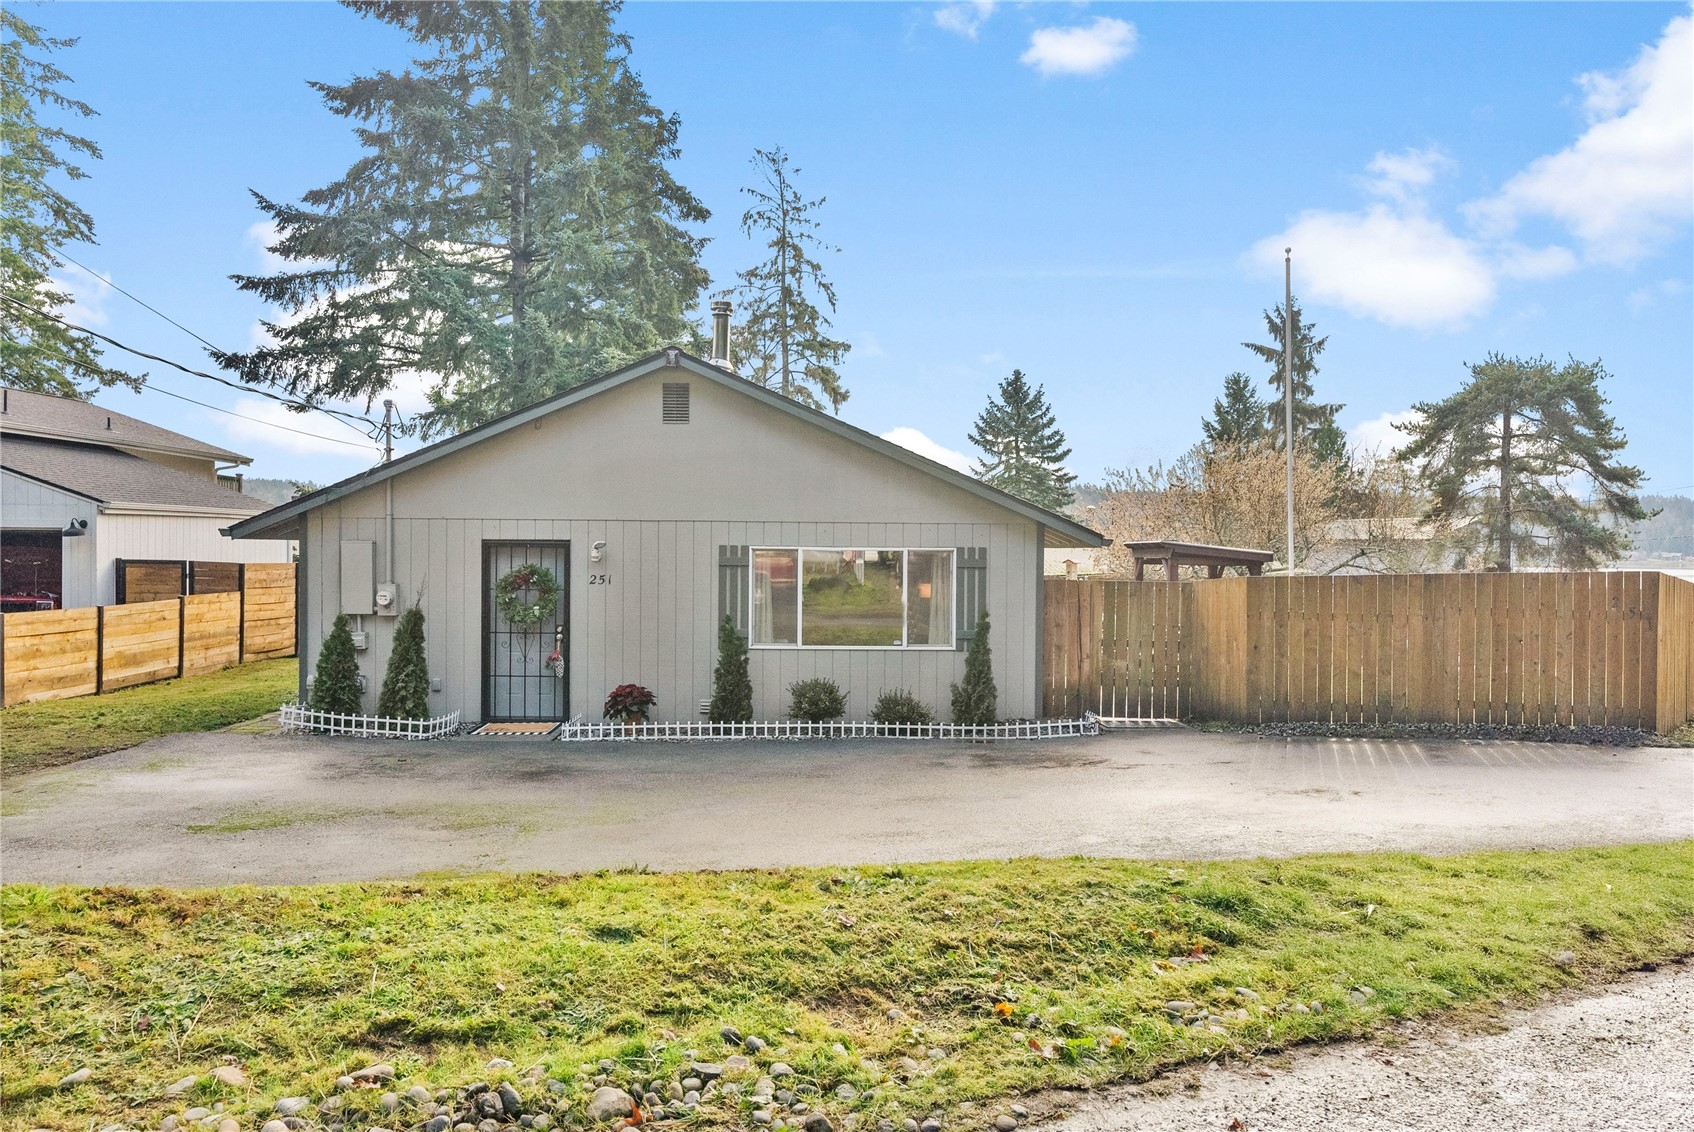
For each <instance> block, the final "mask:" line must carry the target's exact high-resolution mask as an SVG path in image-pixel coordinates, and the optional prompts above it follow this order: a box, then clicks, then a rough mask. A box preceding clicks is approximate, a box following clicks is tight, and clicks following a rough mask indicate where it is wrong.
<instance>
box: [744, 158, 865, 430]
mask: <svg viewBox="0 0 1694 1132" xmlns="http://www.w3.org/2000/svg"><path fill="white" fill-rule="evenodd" d="M752 163H753V165H754V167H755V168H757V169H758V171H759V178H760V182H761V183H760V184H758V185H755V186H752V187H748V188H743V189H742V190H741V191H742V192H744V193H746V194H747V195H748V196H750V197H752V198H753V202H754V203H753V207H751V208H749V209H748V210H747V211H746V212H744V213H743V214H742V216H741V231H742V232H743V233H745V234H746V235H747V236H750V237H759V238H762V239H764V240H765V248H766V249H767V250H768V251H769V253H770V255H769V258H767V259H765V260H764V261H762V262H760V263H758V264H755V265H754V266H752V267H750V268H748V269H747V270H746V271H743V272H741V273H739V274H738V275H737V276H736V278H737V279H739V280H740V281H741V282H740V285H739V286H737V287H736V288H735V289H734V290H733V291H731V292H729V294H732V295H733V296H735V299H736V301H737V303H739V305H740V307H741V312H740V318H741V321H740V324H739V325H738V326H737V328H736V336H735V345H734V351H735V359H734V360H735V363H736V370H737V372H739V373H740V374H741V376H742V377H745V378H747V379H748V380H750V381H756V382H758V383H759V384H760V385H763V386H764V387H765V388H767V389H775V390H776V391H777V392H779V393H781V394H782V395H783V396H784V397H792V398H793V399H794V400H796V401H798V402H800V403H801V404H802V405H809V406H810V407H812V408H814V409H822V408H823V406H824V402H825V401H827V402H829V407H830V408H831V409H833V410H834V411H835V412H836V413H840V412H841V406H842V403H843V402H845V401H846V400H847V387H846V386H845V385H843V384H842V383H841V375H840V373H838V372H837V371H836V368H835V367H836V366H838V365H840V364H841V360H842V358H844V357H846V355H847V351H848V350H850V349H852V347H851V346H849V345H848V344H847V343H846V342H843V341H841V340H840V339H838V338H831V337H829V335H828V334H827V333H826V331H828V329H829V326H830V322H829V316H828V315H826V314H824V313H823V311H821V310H819V309H818V304H817V299H822V300H823V302H825V303H827V304H828V305H829V309H830V311H831V312H833V311H834V310H835V286H834V285H833V284H832V283H830V282H829V280H827V279H825V278H824V275H823V265H822V264H820V263H819V262H818V261H817V260H816V259H815V258H813V257H814V254H815V253H818V252H839V251H840V250H841V249H840V248H836V247H831V246H829V245H827V244H825V243H824V242H823V241H822V240H821V239H819V237H818V223H817V220H816V218H815V217H814V215H813V214H814V213H815V212H816V210H817V209H819V208H821V207H822V206H823V203H824V201H825V199H826V198H824V197H819V198H818V199H817V200H810V201H809V200H807V199H805V198H804V197H802V196H801V195H800V192H799V190H798V189H796V188H795V187H794V177H795V175H796V174H798V173H799V172H800V170H799V169H798V168H797V167H794V166H793V165H792V164H791V162H790V160H789V157H788V154H787V152H785V151H784V150H783V148H782V147H781V146H777V147H776V148H775V149H771V150H763V149H755V150H754V151H753V162H752ZM814 295H815V296H816V298H814Z"/></svg>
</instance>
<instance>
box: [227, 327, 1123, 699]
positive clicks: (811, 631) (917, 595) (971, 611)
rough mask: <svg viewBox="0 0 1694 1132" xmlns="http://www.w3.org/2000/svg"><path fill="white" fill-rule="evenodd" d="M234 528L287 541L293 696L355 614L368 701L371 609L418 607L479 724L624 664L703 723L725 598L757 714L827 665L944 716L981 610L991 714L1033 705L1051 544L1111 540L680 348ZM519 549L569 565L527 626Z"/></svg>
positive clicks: (374, 634)
mask: <svg viewBox="0 0 1694 1132" xmlns="http://www.w3.org/2000/svg"><path fill="white" fill-rule="evenodd" d="M231 533H232V534H233V535H235V536H236V537H237V538H253V537H259V538H272V539H278V538H285V539H298V540H299V542H300V563H301V572H300V577H301V600H300V602H299V613H298V616H299V618H300V622H299V628H298V639H299V641H300V652H301V655H302V656H303V657H305V658H306V659H307V663H306V664H303V665H302V666H301V679H302V687H301V691H302V693H304V692H305V691H306V681H307V680H308V679H309V676H310V672H311V665H312V663H313V662H315V660H316V658H317V655H318V651H319V648H320V646H321V645H322V642H323V639H324V636H325V634H326V633H327V632H328V630H329V628H330V623H331V621H332V620H333V619H334V617H335V616H336V614H338V613H343V612H345V613H348V614H351V615H354V617H355V620H356V624H355V631H356V633H358V634H359V637H358V638H356V639H357V640H360V641H362V642H363V643H364V645H365V647H364V648H363V651H361V652H360V653H359V658H360V660H359V663H360V669H361V672H362V674H363V676H364V677H365V680H366V685H367V687H366V695H365V706H366V708H367V710H369V709H371V708H372V707H373V706H374V704H375V698H376V690H377V688H378V687H379V686H380V684H381V680H382V675H383V671H384V668H385V666H386V663H387V659H388V651H389V647H390V641H391V639H392V636H393V625H394V618H393V617H392V616H384V613H386V614H393V613H396V612H398V611H399V610H401V609H403V608H405V607H407V606H410V605H412V604H414V603H416V604H418V605H419V606H420V607H421V608H422V610H423V612H424V614H425V616H426V619H427V620H426V634H427V648H428V659H429V671H430V676H431V677H432V684H433V686H434V688H435V691H434V692H433V693H432V695H431V697H430V700H431V707H432V709H433V710H436V711H438V712H441V713H445V712H448V711H452V710H458V711H460V712H461V713H462V715H463V717H464V718H465V719H467V720H471V719H481V720H491V721H492V720H536V721H545V720H560V719H570V718H572V717H575V716H582V717H584V718H587V719H593V720H597V719H598V718H599V717H600V711H601V704H602V702H603V700H604V698H605V696H606V694H607V692H608V691H610V690H611V689H612V688H613V687H615V686H617V685H619V684H623V683H630V682H633V683H639V684H643V685H645V686H647V687H649V688H651V689H652V690H653V692H654V693H655V694H656V696H657V697H658V705H657V708H656V710H655V711H654V713H653V719H654V721H656V722H657V721H671V720H690V719H699V718H701V717H702V714H703V712H704V705H705V702H706V701H707V700H709V698H710V697H711V684H712V669H713V666H714V665H715V664H716V661H717V639H718V624H719V619H720V618H721V617H723V616H724V615H725V614H728V615H729V616H730V617H731V618H732V619H733V621H734V623H735V625H736V626H737V628H738V629H740V630H741V631H742V632H743V633H745V634H747V635H748V637H749V641H750V647H751V658H752V659H751V669H752V678H753V687H754V694H755V711H754V714H755V717H756V718H760V719H780V718H783V717H785V716H786V715H787V708H788V688H789V686H790V685H791V684H793V683H794V682H795V681H797V680H800V679H804V678H807V677H812V676H823V677H829V678H831V679H834V680H835V681H836V682H837V683H839V684H840V685H841V686H842V687H843V688H844V689H845V690H846V691H847V693H848V707H847V713H848V717H849V718H854V719H863V718H866V717H867V716H868V714H869V712H870V709H871V707H872V706H873V704H874V702H875V700H876V697H877V696H878V695H879V694H881V693H882V692H883V691H885V690H889V689H896V688H900V689H906V690H909V691H911V692H912V693H914V694H915V695H916V696H917V697H918V698H919V699H921V700H922V701H924V702H925V703H927V704H929V705H930V706H931V707H932V708H935V709H936V710H937V712H938V715H939V716H940V717H941V718H943V719H945V718H948V717H949V687H950V685H951V684H952V683H953V682H955V681H957V680H958V679H960V678H961V676H962V675H963V673H964V658H965V653H964V647H965V644H966V640H967V638H968V637H969V636H970V635H971V633H972V631H973V630H974V628H975V625H976V619H977V614H978V612H979V611H980V610H982V609H986V610H987V611H988V612H989V614H990V616H991V619H992V635H991V643H992V646H993V655H994V672H995V676H996V678H997V680H998V682H999V691H1000V701H999V710H1000V714H1001V716H1002V717H1006V718H1017V717H1032V716H1035V715H1037V714H1039V711H1040V705H1041V696H1040V685H1041V675H1040V665H1041V631H1042V630H1041V585H1042V581H1041V578H1042V559H1043V551H1044V548H1045V547H1048V546H1079V547H1081V546H1098V545H1100V543H1101V538H1100V536H1099V535H1098V534H1096V533H1095V532H1093V531H1091V530H1089V529H1088V528H1086V527H1084V526H1082V525H1080V524H1078V523H1077V522H1075V521H1074V520H1071V519H1068V518H1066V517H1064V516H1063V515H1058V514H1054V513H1052V512H1049V511H1045V510H1042V509H1041V508H1039V507H1035V506H1033V505H1031V504H1029V503H1026V502H1024V501H1023V500H1021V499H1017V498H1015V497H1013V496H1010V495H1007V494H1005V493H1003V492H1000V491H998V490H996V489H994V488H991V487H988V486H986V485H985V484H983V483H981V482H979V481H977V480H975V479H972V478H971V477H970V476H967V475H962V474H960V473H958V472H955V471H953V470H951V469H949V468H945V467H943V466H941V465H940V464H936V463H934V462H932V461H930V460H927V459H925V458H923V457H922V456H918V455H916V454H915V453H912V452H910V451H907V450H906V449H904V448H900V447H898V446H896V445H894V444H890V443H888V442H887V441H884V440H881V439H879V438H877V437H875V436H873V435H871V434H870V433H867V432H864V431H862V430H860V429H857V428H854V427H852V426H850V425H847V424H844V423H842V422H841V421H840V420H838V419H836V418H835V417H832V416H829V415H827V414H824V413H819V412H815V411H813V410H811V409H808V408H805V407H803V406H801V405H798V404H796V403H795V402H794V401H791V400H789V399H788V398H785V397H782V396H780V395H778V394H776V393H773V392H771V391H770V390H767V389H765V388H763V387H761V386H758V385H755V384H753V383H752V382H749V381H746V380H743V379H742V378H739V377H737V376H735V375H734V374H733V373H731V372H728V371H727V369H726V368H723V367H721V366H718V365H714V364H711V363H708V362H704V361H701V360H699V359H698V358H695V357H692V356H690V355H688V354H686V353H684V352H682V351H680V350H675V349H672V350H665V351H662V352H660V353H657V354H654V355H653V356H651V357H649V358H646V359H645V360H642V361H640V362H636V363H635V364H633V365H630V366H628V367H626V368H624V369H621V370H618V371H616V372H614V373H610V374H607V375H605V376H603V377H600V378H598V379H595V380H593V381H590V382H587V383H585V384H583V385H579V386H577V387H575V388H573V389H570V390H568V391H566V392H564V393H560V394H558V395H556V396H554V397H551V398H549V399H548V400H546V401H543V402H541V403H539V404H537V405H534V406H531V407H530V408H527V409H523V410H521V411H519V412H515V413H512V414H510V415H508V416H506V417H503V418H501V419H500V420H497V421H493V422H491V423H489V424H485V425H482V426H480V427H478V428H474V429H471V430H470V431H468V432H465V433H463V434H461V435H459V436H456V437H454V438H452V439H450V440H445V441H442V442H440V443H437V444H435V445H432V446H430V447H428V448H424V449H421V450H419V451H417V452H413V453H411V454H409V455H406V456H403V457H400V458H398V459H396V460H394V461H393V462H392V463H389V464H384V465H379V466H377V467H376V468H373V469H371V470H370V471H368V472H365V473H363V474H361V475H358V476H354V477H352V478H350V479H347V480H344V481H342V482H341V483H338V484H335V485H333V486H330V487H327V488H324V489H322V490H320V491H317V492H314V493H312V494H311V495H307V496H304V497H302V498H300V499H298V500H294V501H292V502H289V503H285V504H283V505H281V506H279V507H277V508H275V509H274V510H271V511H268V512H266V513H265V514H263V515H260V516H257V517H255V518H252V519H248V520H246V521H244V522H241V523H239V524H237V525H236V526H235V527H233V528H232V529H231ZM528 567H542V568H545V569H546V570H547V571H549V572H551V573H552V575H554V577H556V578H557V580H558V582H559V584H560V592H559V595H558V597H557V599H556V600H553V601H551V602H548V603H547V604H546V608H545V609H544V610H539V609H538V610H535V611H534V612H535V613H539V614H540V616H539V620H538V621H537V622H536V623H535V624H534V626H533V628H526V627H525V626H524V625H523V624H522V622H523V620H524V617H523V615H522V612H521V611H519V613H520V615H519V617H518V618H517V619H516V620H517V622H518V623H517V624H514V619H513V618H511V617H508V616H507V615H506V612H503V610H502V606H501V603H500V601H499V599H498V596H497V591H498V590H499V588H500V583H501V582H502V580H509V579H513V578H515V577H516V576H518V575H521V574H524V573H532V572H533V571H531V570H526V569H525V568H528ZM541 596H542V595H541V594H540V593H539V592H538V591H536V590H534V589H527V590H524V591H522V592H521V593H517V594H516V595H515V598H516V599H517V600H521V601H524V602H526V603H529V602H537V599H539V598H540V597H541ZM384 598H386V604H384V603H383V599H384ZM514 608H515V607H514V606H513V605H512V604H511V602H510V601H508V604H507V606H506V609H507V610H512V609H514ZM556 641H557V642H559V643H560V644H562V646H563V647H562V650H561V659H562V663H561V664H560V665H559V666H558V670H557V671H555V668H554V667H553V666H552V665H550V664H549V663H548V657H549V654H550V653H551V652H552V651H553V649H554V645H555V642H556Z"/></svg>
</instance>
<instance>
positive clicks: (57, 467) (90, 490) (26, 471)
mask: <svg viewBox="0 0 1694 1132" xmlns="http://www.w3.org/2000/svg"><path fill="white" fill-rule="evenodd" d="M0 466H3V467H4V468H5V469H6V470H7V471H8V472H13V473H16V474H17V475H20V476H27V477H28V478H30V479H32V480H36V481H38V482H40V483H44V484H47V485H49V486H50V487H56V488H59V489H61V490H63V491H68V492H71V493H72V494H73V495H80V496H82V497H84V498H85V499H90V500H93V501H94V502H96V503H100V504H105V505H110V506H121V507H138V508H142V509H146V510H158V511H172V512H178V513H181V512H184V511H189V512H206V513H208V514H217V515H231V516H234V515H251V514H253V513H254V512H257V511H262V510H264V508H265V503H264V501H263V500H259V499H254V498H252V497H251V496H246V495H242V494H241V493H240V492H238V491H235V490H233V489H231V488H227V487H220V486H219V485H218V483H217V481H216V480H213V479H210V478H207V477H202V476H193V475H189V474H188V473H187V472H181V471H178V470H177V469H175V468H171V467H167V466H165V465H164V464H156V463H154V462H153V461H151V460H143V459H142V458H141V457H139V456H131V455H130V454H129V453H127V452H119V451H118V450H117V449H115V448H103V447H100V446H99V445H94V444H71V443H67V442H65V441H62V440H41V439H38V438H36V437H33V436H17V435H8V436H6V437H5V438H4V440H0Z"/></svg>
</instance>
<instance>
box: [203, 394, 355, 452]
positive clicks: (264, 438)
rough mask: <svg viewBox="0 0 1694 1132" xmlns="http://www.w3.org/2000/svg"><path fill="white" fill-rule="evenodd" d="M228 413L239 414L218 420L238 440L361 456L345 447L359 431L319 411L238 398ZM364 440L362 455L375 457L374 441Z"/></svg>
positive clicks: (292, 449)
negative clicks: (296, 410)
mask: <svg viewBox="0 0 1694 1132" xmlns="http://www.w3.org/2000/svg"><path fill="white" fill-rule="evenodd" d="M230 412H232V413H239V414H241V415H240V416H238V417H230V416H222V415H220V416H219V417H218V421H219V422H220V423H221V424H222V425H223V426H224V429H225V430H226V431H227V432H228V433H229V435H230V436H231V437H232V438H233V439H234V440H235V441H236V442H237V443H243V442H244V443H247V444H262V445H265V446H267V447H270V448H280V449H283V450H284V451H287V452H294V453H300V454H309V455H314V456H337V457H341V458H343V459H347V458H353V459H359V458H360V456H359V451H360V450H359V449H357V448H349V447H348V446H347V442H349V441H350V442H352V443H353V444H360V443H362V442H361V441H360V440H359V434H358V433H356V432H354V431H353V430H352V429H350V428H343V427H342V426H341V425H338V424H336V423H334V422H333V421H331V420H329V419H328V418H327V417H324V416H321V415H320V414H317V413H295V412H291V411H289V410H288V409H285V408H283V407H282V405H280V404H278V403H277V402H275V401H272V400H269V399H268V398H264V397H238V398H236V401H235V403H234V404H233V405H231V406H230ZM275 426H281V427H275ZM302 434H309V435H302ZM363 443H364V444H365V447H364V453H365V458H366V459H368V460H370V461H374V460H375V459H376V457H377V446H376V442H375V441H368V442H363Z"/></svg>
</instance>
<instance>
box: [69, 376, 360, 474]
mask: <svg viewBox="0 0 1694 1132" xmlns="http://www.w3.org/2000/svg"><path fill="white" fill-rule="evenodd" d="M59 360H60V361H61V362H64V363H65V364H67V365H72V366H76V367H77V368H78V369H81V370H84V371H86V372H88V373H90V374H95V375H98V373H99V370H97V369H95V368H94V367H92V366H90V365H89V364H88V363H87V362H82V361H78V360H77V359H76V358H73V357H71V356H70V355H69V354H66V353H63V352H61V353H60V354H59ZM141 386H142V388H143V389H147V390H150V391H151V392H154V393H163V394H164V395H165V396H166V397H175V398H176V399H177V400H178V401H187V402H188V403H189V404H190V405H199V406H200V407H201V408H202V409H210V410H212V411H213V412H214V413H223V414H225V415H226V416H231V417H236V418H239V419H240V420H244V421H250V422H252V423H253V424H256V425H263V426H264V427H266V428H279V429H281V430H282V431H283V432H292V433H295V434H296V435H299V436H309V437H311V438H312V439H313V440H323V441H327V442H329V443H330V444H345V445H347V447H349V448H370V449H373V450H374V449H375V447H376V446H375V445H374V444H360V443H359V442H358V441H356V440H342V439H341V438H340V437H336V436H325V435H323V434H322V433H320V432H307V431H306V430H305V429H300V428H289V427H288V426H287V425H285V424H277V423H276V422H275V421H266V420H260V419H259V418H258V417H250V416H248V415H246V414H245V413H238V412H235V411H234V410H233V409H225V408H223V407H222V406H221V405H212V404H208V403H207V402H205V401H196V400H195V399H194V398H192V397H186V396H184V395H183V394H181V393H173V392H171V391H170V390H169V389H166V388H164V387H163V386H159V385H154V384H152V383H151V382H149V381H148V380H147V378H146V377H145V376H143V377H142V379H141ZM330 419H331V420H334V419H335V418H333V417H331V418H330ZM341 423H343V424H345V423H346V422H345V421H343V422H341ZM349 427H351V426H349Z"/></svg>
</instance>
